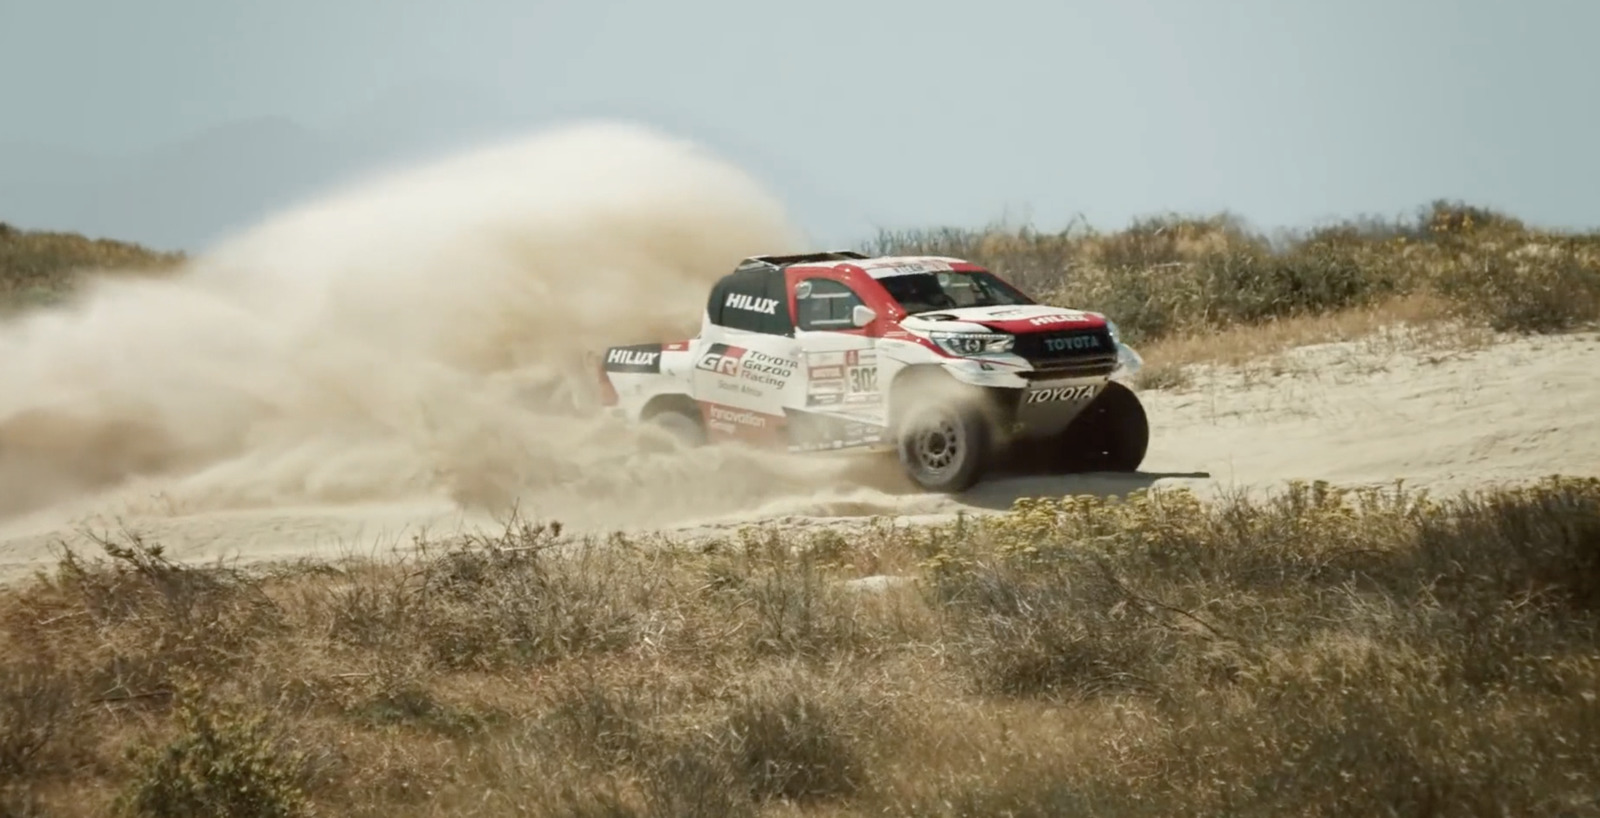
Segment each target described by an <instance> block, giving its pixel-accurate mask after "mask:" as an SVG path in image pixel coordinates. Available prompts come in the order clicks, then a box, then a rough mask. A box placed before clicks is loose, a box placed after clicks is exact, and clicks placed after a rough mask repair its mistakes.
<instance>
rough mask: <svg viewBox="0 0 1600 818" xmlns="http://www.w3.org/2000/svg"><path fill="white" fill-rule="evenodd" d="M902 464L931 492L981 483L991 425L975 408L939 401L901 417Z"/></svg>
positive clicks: (910, 475) (948, 490)
mask: <svg viewBox="0 0 1600 818" xmlns="http://www.w3.org/2000/svg"><path fill="white" fill-rule="evenodd" d="M897 436H898V440H897V444H896V445H897V448H898V450H899V455H900V464H901V466H902V467H903V468H904V469H905V472H906V474H907V475H908V476H909V477H910V478H911V479H912V480H913V481H915V482H916V484H917V485H919V486H921V487H922V488H923V489H925V490H928V491H937V492H952V493H953V492H959V491H965V490H966V489H968V488H970V487H971V486H972V485H973V484H974V483H976V482H978V478H979V477H980V476H981V474H982V472H983V466H984V462H985V461H986V460H987V459H988V456H989V427H988V426H987V425H986V424H985V422H984V418H983V415H982V414H981V413H980V412H979V411H978V410H977V409H975V408H970V407H963V406H961V405H959V404H954V403H944V402H935V403H930V404H928V405H926V406H919V407H917V408H916V409H913V410H911V411H908V412H907V413H906V415H905V417H904V418H902V419H901V422H900V425H899V431H898V435H897Z"/></svg>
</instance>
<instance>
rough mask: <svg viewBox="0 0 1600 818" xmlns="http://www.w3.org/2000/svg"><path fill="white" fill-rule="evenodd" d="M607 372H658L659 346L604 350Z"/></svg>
mask: <svg viewBox="0 0 1600 818" xmlns="http://www.w3.org/2000/svg"><path fill="white" fill-rule="evenodd" d="M605 368H606V371H607V372H652V373H654V372H660V371H661V345H660V344H640V345H638V346H626V347H612V348H610V349H608V350H606V364H605Z"/></svg>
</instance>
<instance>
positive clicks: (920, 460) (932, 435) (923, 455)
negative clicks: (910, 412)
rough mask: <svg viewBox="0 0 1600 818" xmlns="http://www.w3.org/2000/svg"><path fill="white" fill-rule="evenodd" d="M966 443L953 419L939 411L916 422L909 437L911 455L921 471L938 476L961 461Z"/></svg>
mask: <svg viewBox="0 0 1600 818" xmlns="http://www.w3.org/2000/svg"><path fill="white" fill-rule="evenodd" d="M965 443H966V441H964V440H962V435H961V428H960V426H959V425H958V424H957V423H956V422H955V420H954V419H953V418H951V417H950V416H949V415H947V414H940V415H936V416H934V417H931V418H928V419H926V420H925V421H924V422H923V423H921V424H919V425H918V427H917V430H916V433H915V434H913V435H912V437H911V456H912V458H913V459H914V460H915V462H916V464H917V468H918V469H919V470H920V471H922V472H924V473H926V474H929V475H939V474H943V473H944V472H946V471H949V470H950V469H952V468H954V467H955V464H957V463H959V462H960V459H961V455H962V453H963V452H964V451H965V448H966V447H965Z"/></svg>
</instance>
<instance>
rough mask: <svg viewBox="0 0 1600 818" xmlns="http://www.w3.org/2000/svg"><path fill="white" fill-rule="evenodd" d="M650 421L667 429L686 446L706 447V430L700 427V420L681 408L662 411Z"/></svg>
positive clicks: (652, 416)
mask: <svg viewBox="0 0 1600 818" xmlns="http://www.w3.org/2000/svg"><path fill="white" fill-rule="evenodd" d="M649 420H650V422H651V423H653V424H655V425H657V426H659V427H661V428H662V429H665V430H666V431H667V432H668V433H669V434H671V435H672V436H673V437H675V438H677V439H678V442H680V443H682V444H683V445H684V446H687V447H691V448H693V447H695V446H704V445H705V443H706V430H705V427H704V426H701V425H700V418H699V417H698V416H696V415H691V414H689V412H688V410H686V409H682V408H679V407H672V408H670V409H662V410H661V411H659V412H656V413H655V414H653V415H651V416H650V418H649Z"/></svg>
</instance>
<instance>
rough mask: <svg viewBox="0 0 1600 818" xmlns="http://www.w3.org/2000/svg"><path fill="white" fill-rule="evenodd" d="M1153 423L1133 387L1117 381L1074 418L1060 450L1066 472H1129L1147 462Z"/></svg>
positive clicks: (1109, 385) (1110, 384)
mask: <svg viewBox="0 0 1600 818" xmlns="http://www.w3.org/2000/svg"><path fill="white" fill-rule="evenodd" d="M1149 445H1150V423H1149V418H1148V417H1146V415H1145V411H1144V404H1142V403H1140V401H1139V396H1138V395H1135V394H1134V393H1133V390H1131V389H1129V388H1128V387H1126V386H1123V385H1122V384H1121V383H1118V382H1117V381H1111V382H1110V383H1107V384H1106V388H1105V390H1104V391H1102V392H1101V393H1100V395H1099V396H1098V397H1096V398H1095V399H1094V402H1093V403H1091V404H1089V405H1088V407H1086V408H1085V409H1084V410H1083V413H1082V414H1080V415H1078V416H1077V417H1076V418H1073V420H1072V423H1071V424H1069V425H1068V426H1067V428H1066V430H1064V431H1063V432H1062V433H1061V437H1060V441H1059V448H1058V450H1057V452H1058V456H1059V463H1060V465H1061V467H1062V469H1063V470H1064V471H1069V472H1079V471H1109V472H1129V471H1133V470H1135V469H1137V468H1139V464H1140V463H1143V462H1144V456H1145V451H1146V450H1147V449H1148V448H1149Z"/></svg>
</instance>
